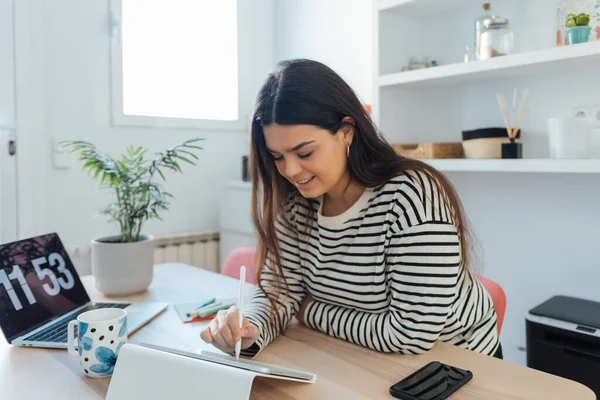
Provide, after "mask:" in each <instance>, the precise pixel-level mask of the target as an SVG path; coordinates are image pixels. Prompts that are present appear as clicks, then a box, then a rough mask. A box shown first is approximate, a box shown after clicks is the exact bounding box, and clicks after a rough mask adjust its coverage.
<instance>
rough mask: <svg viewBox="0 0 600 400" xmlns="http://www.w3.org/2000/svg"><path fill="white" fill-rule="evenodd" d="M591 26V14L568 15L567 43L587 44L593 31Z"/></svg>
mask: <svg viewBox="0 0 600 400" xmlns="http://www.w3.org/2000/svg"><path fill="white" fill-rule="evenodd" d="M589 25H590V15H589V14H584V13H581V14H579V15H575V14H568V15H567V22H566V26H567V29H566V33H567V43H569V44H578V43H585V42H587V41H588V39H589V37H590V32H591V30H592V28H591V26H589Z"/></svg>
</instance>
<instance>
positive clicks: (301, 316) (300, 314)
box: [296, 294, 314, 325]
mask: <svg viewBox="0 0 600 400" xmlns="http://www.w3.org/2000/svg"><path fill="white" fill-rule="evenodd" d="M313 300H314V299H313V298H312V296H311V295H310V294H307V295H306V297H304V300H302V304H301V305H300V310H298V315H296V319H297V320H298V322H300V323H301V324H302V325H306V320H305V319H304V314H305V313H306V307H308V305H309V304H310V303H311V302H312V301H313Z"/></svg>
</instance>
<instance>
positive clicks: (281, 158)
mask: <svg viewBox="0 0 600 400" xmlns="http://www.w3.org/2000/svg"><path fill="white" fill-rule="evenodd" d="M273 160H275V161H281V160H283V156H279V157H275V156H273Z"/></svg>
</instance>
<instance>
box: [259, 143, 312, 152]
mask: <svg viewBox="0 0 600 400" xmlns="http://www.w3.org/2000/svg"><path fill="white" fill-rule="evenodd" d="M314 142H315V140H311V141H309V142H302V143H300V144H297V145H296V146H294V147H292V148H291V149H288V153H290V152H292V151H296V150H300V149H301V148H302V147H304V146H306V145H309V144H311V143H314ZM267 150H268V151H269V152H270V153H278V152H277V151H274V150H271V149H269V148H268V147H267Z"/></svg>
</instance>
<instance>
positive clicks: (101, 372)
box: [67, 308, 127, 378]
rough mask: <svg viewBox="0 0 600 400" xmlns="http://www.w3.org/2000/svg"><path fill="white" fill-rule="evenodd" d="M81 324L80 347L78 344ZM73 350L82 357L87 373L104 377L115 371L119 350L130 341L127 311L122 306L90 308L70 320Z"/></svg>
mask: <svg viewBox="0 0 600 400" xmlns="http://www.w3.org/2000/svg"><path fill="white" fill-rule="evenodd" d="M75 325H77V343H78V344H77V347H78V350H75V346H74V333H75ZM67 333H68V341H67V347H68V349H69V354H71V355H73V356H77V357H79V363H80V364H81V366H82V367H83V371H84V372H85V374H86V375H87V376H89V377H91V378H103V377H105V376H110V375H112V373H113V370H114V368H115V364H116V362H117V356H118V355H119V350H121V346H123V345H124V344H125V343H126V342H127V312H126V311H125V310H123V309H120V308H100V309H97V310H91V311H86V312H84V313H81V314H80V315H79V316H77V320H73V321H70V322H69V326H68V329H67Z"/></svg>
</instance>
